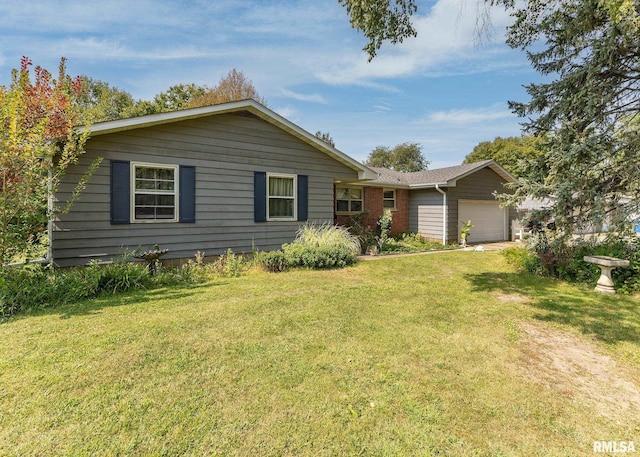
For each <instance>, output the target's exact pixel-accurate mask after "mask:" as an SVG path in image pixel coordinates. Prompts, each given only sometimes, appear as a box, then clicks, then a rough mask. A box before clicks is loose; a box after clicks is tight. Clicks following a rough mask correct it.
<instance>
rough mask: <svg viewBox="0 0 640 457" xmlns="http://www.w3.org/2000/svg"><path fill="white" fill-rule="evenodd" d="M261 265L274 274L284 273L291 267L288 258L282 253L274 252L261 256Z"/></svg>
mask: <svg viewBox="0 0 640 457" xmlns="http://www.w3.org/2000/svg"><path fill="white" fill-rule="evenodd" d="M260 264H261V265H262V266H263V267H264V269H265V270H267V271H271V272H273V273H278V272H280V271H284V270H286V269H287V268H288V267H289V265H288V263H287V257H286V256H285V254H284V252H282V251H272V252H265V253H263V254H261V255H260Z"/></svg>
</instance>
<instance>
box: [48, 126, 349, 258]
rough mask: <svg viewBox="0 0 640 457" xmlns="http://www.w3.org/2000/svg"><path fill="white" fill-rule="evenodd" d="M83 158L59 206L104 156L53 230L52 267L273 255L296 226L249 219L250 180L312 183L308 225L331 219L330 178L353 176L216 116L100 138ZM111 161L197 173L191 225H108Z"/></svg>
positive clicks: (271, 133) (303, 148)
mask: <svg viewBox="0 0 640 457" xmlns="http://www.w3.org/2000/svg"><path fill="white" fill-rule="evenodd" d="M86 150H87V154H86V155H85V156H83V158H82V159H81V161H80V164H79V165H78V166H75V167H73V168H72V169H71V170H70V172H69V173H68V175H67V177H66V178H65V182H63V183H62V185H61V186H60V189H59V193H58V195H57V199H58V200H59V201H61V202H64V201H65V200H66V199H67V198H68V197H69V192H70V191H71V190H72V188H73V183H75V182H77V181H78V179H79V177H80V176H81V174H82V172H83V170H84V169H85V168H86V167H87V165H88V164H89V163H91V161H92V160H93V159H94V158H96V157H103V158H104V161H103V162H102V164H101V165H100V167H99V169H98V170H97V172H96V173H95V174H94V176H92V177H91V179H90V181H89V184H88V186H87V188H86V189H85V191H84V192H83V193H82V194H81V196H80V198H79V200H78V201H77V202H76V204H75V205H74V206H73V207H72V210H71V212H70V213H69V214H66V215H63V216H61V217H60V218H59V219H58V220H56V221H55V222H54V233H53V257H54V261H55V262H56V264H57V265H60V266H69V265H77V264H86V263H87V262H88V261H89V260H90V259H93V258H96V259H100V260H110V259H111V257H112V256H113V255H115V254H118V253H119V252H123V251H124V250H132V249H135V248H137V247H138V246H140V247H142V248H143V249H149V248H150V247H151V246H152V245H153V244H154V243H157V244H158V245H160V247H161V248H168V249H169V250H170V252H169V254H168V255H167V256H166V257H165V258H167V259H170V258H189V257H193V255H194V253H195V252H196V251H198V250H199V251H204V252H205V253H206V255H219V254H222V253H224V252H225V251H226V249H228V248H231V249H233V251H234V252H236V253H241V252H251V250H252V248H254V247H255V248H257V249H260V250H273V249H277V248H279V247H280V246H281V244H282V243H285V242H289V241H291V240H292V239H293V237H294V236H295V232H296V231H297V229H298V228H299V226H300V223H299V222H276V221H271V222H260V223H255V222H254V220H253V173H254V171H265V172H274V173H290V174H304V175H308V176H309V220H310V221H318V222H331V221H333V180H334V179H354V178H357V172H356V171H354V170H352V169H350V168H348V167H347V166H345V165H343V164H342V163H340V162H338V161H336V160H334V159H333V158H331V157H329V156H327V155H326V154H324V153H323V152H321V151H318V150H317V149H315V148H313V147H312V146H310V145H308V144H306V143H304V142H303V141H301V140H299V139H298V138H296V137H294V136H292V135H290V134H288V133H287V132H285V131H283V130H281V129H279V128H277V127H275V126H273V125H271V124H269V123H268V122H266V121H263V120H261V119H258V118H257V117H254V116H251V115H244V114H238V113H236V114H221V115H216V116H212V117H209V118H202V119H196V120H188V121H181V122H176V123H173V124H168V125H163V126H157V127H148V128H141V129H136V130H130V131H126V132H120V133H113V134H108V135H101V136H96V137H95V138H93V139H90V140H89V142H88V143H87V148H86ZM110 159H115V160H128V161H140V162H150V163H161V164H179V165H193V166H195V167H196V223H147V224H126V225H111V224H110V206H109V205H110V202H109V199H110V185H109V173H110V162H109V160H110Z"/></svg>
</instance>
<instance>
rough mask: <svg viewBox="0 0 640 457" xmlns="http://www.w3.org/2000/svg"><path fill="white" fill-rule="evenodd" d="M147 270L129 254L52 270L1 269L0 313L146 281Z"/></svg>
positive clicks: (34, 267) (40, 267)
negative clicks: (115, 259)
mask: <svg viewBox="0 0 640 457" xmlns="http://www.w3.org/2000/svg"><path fill="white" fill-rule="evenodd" d="M149 283H150V282H149V270H148V268H147V266H146V265H144V264H142V263H134V262H129V258H128V257H124V258H122V259H120V260H119V261H116V262H113V263H111V264H106V265H98V264H96V263H93V264H91V265H89V266H88V267H80V268H70V269H61V270H53V269H51V268H49V267H47V266H43V265H39V264H32V265H25V266H23V267H16V268H3V269H2V270H0V316H2V317H6V316H10V315H12V314H15V313H17V312H20V311H24V310H28V309H33V308H42V307H48V306H55V305H60V304H63V303H68V302H74V301H78V300H83V299H87V298H92V297H96V296H98V295H101V294H107V293H108V294H113V293H116V292H122V291H125V290H131V289H138V288H141V287H145V286H147V285H148V284H149Z"/></svg>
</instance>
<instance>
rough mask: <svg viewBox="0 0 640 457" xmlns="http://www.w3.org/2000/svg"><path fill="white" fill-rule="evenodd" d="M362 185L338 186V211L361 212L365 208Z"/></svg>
mask: <svg viewBox="0 0 640 457" xmlns="http://www.w3.org/2000/svg"><path fill="white" fill-rule="evenodd" d="M363 197H364V190H363V189H362V187H336V212H337V213H359V212H361V211H363V210H364V198H363Z"/></svg>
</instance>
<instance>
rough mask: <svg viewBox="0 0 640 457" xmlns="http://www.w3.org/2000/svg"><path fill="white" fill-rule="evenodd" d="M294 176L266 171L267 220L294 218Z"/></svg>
mask: <svg viewBox="0 0 640 457" xmlns="http://www.w3.org/2000/svg"><path fill="white" fill-rule="evenodd" d="M296 188H297V185H296V176H295V175H283V174H275V173H268V175H267V208H268V218H267V219H268V220H271V221H277V220H296Z"/></svg>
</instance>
